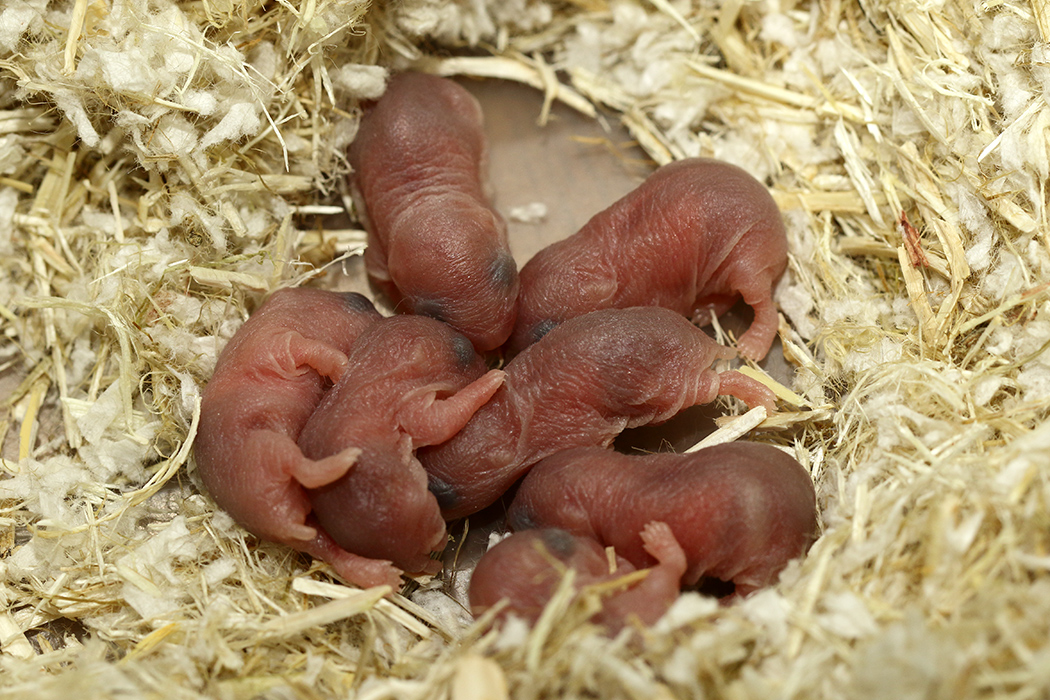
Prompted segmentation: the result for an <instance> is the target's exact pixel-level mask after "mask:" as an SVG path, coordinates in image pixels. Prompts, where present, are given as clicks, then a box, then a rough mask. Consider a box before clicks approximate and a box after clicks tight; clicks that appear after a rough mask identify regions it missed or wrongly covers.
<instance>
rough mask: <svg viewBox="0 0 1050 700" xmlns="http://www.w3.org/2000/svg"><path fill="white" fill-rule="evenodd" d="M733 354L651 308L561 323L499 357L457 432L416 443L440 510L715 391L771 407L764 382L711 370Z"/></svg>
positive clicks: (485, 501)
mask: <svg viewBox="0 0 1050 700" xmlns="http://www.w3.org/2000/svg"><path fill="white" fill-rule="evenodd" d="M733 354H734V353H733V351H732V350H731V349H729V348H726V347H723V346H720V345H717V344H716V343H715V342H714V341H713V340H711V339H710V338H709V337H708V336H707V335H706V334H705V333H704V332H703V331H701V330H700V329H699V328H697V327H696V326H694V325H692V324H691V323H689V321H687V320H686V319H685V318H684V317H683V316H681V315H679V314H676V313H674V312H673V311H669V310H667V309H661V308H658V307H636V308H631V309H605V310H602V311H595V312H593V313H590V314H587V315H585V316H579V317H576V318H573V319H570V320H568V321H566V322H565V323H563V324H561V325H560V326H558V327H557V328H555V329H554V330H552V331H551V332H550V333H548V334H547V335H546V336H544V338H543V339H542V340H540V341H539V342H537V343H535V344H534V345H532V346H530V347H529V348H527V349H526V350H525V351H524V352H522V353H521V354H520V355H518V356H517V357H515V358H514V359H513V360H511V362H509V363H508V364H507V365H506V367H505V368H504V369H505V371H506V373H507V376H506V381H505V382H504V384H503V386H502V387H500V388H499V390H498V391H496V393H495V394H494V395H493V397H492V399H491V400H490V401H489V402H488V403H487V404H485V405H484V406H482V407H481V409H480V410H479V411H478V412H477V414H475V416H474V417H473V418H472V419H471V420H470V422H469V423H467V426H466V427H465V428H464V429H463V430H462V431H461V432H460V433H459V434H458V435H456V437H454V438H452V439H451V440H449V441H448V442H447V443H445V444H443V445H440V446H437V447H433V448H427V449H424V450H420V452H419V459H420V461H421V462H422V463H423V466H424V467H425V468H426V470H427V474H428V475H429V477H430V488H431V490H432V491H433V492H434V493H435V495H437V497H438V503H440V504H441V507H442V513H443V514H444V516H445V518H446V519H448V520H451V519H453V518H459V517H463V516H465V515H470V514H471V513H475V512H477V511H478V510H480V509H482V508H484V507H485V506H487V505H489V504H491V503H493V502H494V501H495V500H496V499H497V498H499V497H500V496H501V495H502V494H503V493H504V492H505V491H506V490H507V489H508V488H509V487H510V486H511V484H513V483H514V482H515V481H516V480H517V479H518V478H519V477H520V476H521V475H522V474H524V473H525V471H527V470H528V468H529V467H530V466H531V465H533V464H534V463H535V462H537V461H539V460H540V459H542V458H544V457H546V456H547V455H550V454H553V453H555V452H557V451H559V450H563V449H566V448H568V447H577V446H581V445H598V446H602V447H605V446H607V445H609V444H610V443H611V442H612V441H613V439H614V438H615V437H616V436H617V435H619V434H620V433H621V432H622V431H623V430H625V429H626V428H633V427H637V426H639V425H647V424H652V423H660V422H663V421H666V420H668V419H669V418H671V417H672V416H674V415H675V414H677V413H678V412H679V411H681V410H682V409H683V408H686V407H688V406H693V405H697V404H704V403H709V402H711V401H713V400H714V399H715V397H716V396H718V395H719V394H726V393H728V394H731V395H733V396H736V397H738V398H740V399H741V400H743V401H744V402H745V403H747V404H748V405H756V404H762V405H764V406H766V407H767V408H769V409H770V410H772V408H773V404H774V396H773V394H772V392H770V391H769V390H768V389H766V388H765V387H764V386H763V385H762V384H760V383H758V382H756V381H754V380H751V379H749V378H747V377H745V376H744V375H742V374H740V373H739V372H723V373H721V374H718V373H716V372H715V371H714V370H712V369H710V367H711V364H712V363H713V362H714V361H715V360H717V359H728V358H730V357H732V356H733ZM724 379H727V380H728V381H723V380H724Z"/></svg>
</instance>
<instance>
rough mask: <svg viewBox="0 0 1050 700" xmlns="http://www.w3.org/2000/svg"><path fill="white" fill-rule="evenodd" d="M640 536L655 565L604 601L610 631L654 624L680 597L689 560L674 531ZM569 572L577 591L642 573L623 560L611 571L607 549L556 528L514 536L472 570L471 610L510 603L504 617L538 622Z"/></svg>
mask: <svg viewBox="0 0 1050 700" xmlns="http://www.w3.org/2000/svg"><path fill="white" fill-rule="evenodd" d="M641 537H642V540H643V541H644V542H645V548H646V551H647V552H649V554H650V555H652V557H653V558H654V559H655V560H656V562H657V563H656V565H655V566H653V567H652V568H650V569H648V570H646V571H645V575H644V578H641V580H640V581H636V582H634V583H633V584H630V585H627V586H625V587H624V588H623V589H616V588H614V589H613V590H612V592H611V593H610V594H607V596H606V597H605V598H604V599H603V601H602V602H603V604H602V610H601V611H600V612H599V613H598V616H597V620H596V621H597V622H599V623H602V624H604V625H606V627H608V628H609V631H611V632H615V631H616V630H618V629H620V628H621V627H622V626H623V625H624V624H625V623H627V622H628V621H629V620H630V619H632V618H635V619H637V620H638V621H639V622H641V623H643V624H646V625H651V624H653V623H654V622H656V621H657V620H658V619H660V616H661V615H663V614H664V613H665V612H666V611H667V609H668V608H669V607H671V604H672V603H673V602H674V601H675V599H676V598H677V597H678V592H679V580H680V579H681V578H682V574H683V573H685V567H686V558H685V553H684V552H683V551H682V548H681V547H680V546H679V545H678V542H677V541H676V540H675V538H674V535H673V534H671V530H670V528H668V527H667V525H666V523H660V522H652V523H649V524H647V525H646V526H645V528H644V529H643V530H642V533H641ZM566 569H573V570H574V571H575V580H574V582H573V583H574V585H575V588H576V590H579V589H581V588H583V587H585V586H591V585H596V584H603V583H610V582H614V581H616V580H617V579H622V578H623V577H625V576H627V575H629V574H632V573H634V572H636V571H638V570H639V569H638V568H637V567H635V566H634V565H633V564H632V563H631V562H629V561H627V560H626V559H624V558H623V557H620V556H617V557H616V558H615V570H610V562H609V558H608V556H606V553H605V549H604V548H602V546H601V545H600V544H598V542H597V540H595V539H594V538H589V537H583V536H580V535H573V534H571V533H569V532H566V531H565V530H561V529H558V528H545V529H541V530H525V531H523V532H516V533H514V534H512V535H510V536H509V537H508V538H506V539H504V540H503V541H502V542H500V543H499V544H497V545H495V546H494V547H492V549H490V550H489V551H488V552H486V553H485V555H484V556H483V557H482V558H481V560H480V561H479V562H478V565H477V567H476V568H475V569H474V573H473V575H472V576H471V578H470V607H471V611H472V612H473V613H474V615H480V614H482V613H483V612H485V611H486V610H488V609H489V608H491V607H492V606H494V605H496V604H497V603H499V602H500V601H501V600H506V601H507V603H508V605H507V607H506V608H504V610H503V611H502V612H501V613H500V614H501V615H504V616H505V615H508V614H511V613H513V614H516V615H518V616H519V617H522V618H524V619H526V620H528V621H529V622H535V621H536V620H537V619H538V618H539V616H540V614H541V613H542V612H543V608H544V606H546V604H547V602H548V601H549V600H550V599H551V598H552V597H553V595H554V591H555V589H556V588H557V586H558V584H559V583H560V582H561V579H562V576H563V575H564V573H565V570H566Z"/></svg>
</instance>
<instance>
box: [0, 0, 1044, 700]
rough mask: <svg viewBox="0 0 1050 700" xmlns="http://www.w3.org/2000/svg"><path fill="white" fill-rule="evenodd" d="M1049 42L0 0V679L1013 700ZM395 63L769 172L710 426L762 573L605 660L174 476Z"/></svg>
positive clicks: (222, 692)
mask: <svg viewBox="0 0 1050 700" xmlns="http://www.w3.org/2000/svg"><path fill="white" fill-rule="evenodd" d="M1048 41H1050V6H1048V5H1047V4H1046V3H1045V2H1043V0H1030V1H1021V0H1016V1H1009V2H1001V1H998V0H997V1H986V2H976V1H975V2H965V1H959V2H952V1H950V0H948V1H945V2H937V1H936V0H931V1H929V2H877V1H874V0H863V1H860V2H851V1H849V0H841V1H839V0H829V1H827V2H816V1H814V2H807V1H806V0H799V1H798V2H792V1H791V0H785V1H784V2H776V1H774V0H770V1H768V2H747V3H744V2H739V1H734V2H725V3H716V2H713V1H712V2H695V3H688V2H679V1H675V0H649V1H644V0H615V1H607V0H574V1H573V2H540V1H535V2H533V1H527V0H514V1H512V2H499V1H497V0H491V1H485V0H476V1H470V2H468V1H467V0H459V1H458V2H453V1H442V2H439V1H437V0H404V1H403V2H398V3H387V4H383V3H375V4H374V5H369V4H368V3H366V2H361V1H358V0H309V1H304V2H302V3H294V2H285V1H284V0H278V1H277V2H266V3H262V2H256V1H254V0H201V1H199V2H170V1H167V0H114V1H113V2H107V1H106V0H56V1H55V2H51V3H48V2H46V1H45V0H8V2H6V3H4V5H3V7H2V8H0V256H2V258H3V260H4V267H3V275H2V276H0V316H2V317H3V328H4V342H3V344H2V345H0V386H2V387H3V391H2V395H3V407H4V410H3V411H2V412H0V421H2V425H0V427H2V431H0V435H3V436H4V442H3V457H4V459H3V462H2V468H3V471H4V476H3V478H2V479H0V506H2V511H0V596H2V600H3V603H4V606H3V610H2V612H0V679H2V683H0V696H3V697H14V696H26V695H29V696H32V697H37V698H49V697H67V696H68V695H69V693H70V691H74V692H76V693H80V694H83V695H84V696H85V697H117V696H119V697H153V696H158V697H160V696H163V697H166V698H172V697H175V698H178V697H187V698H192V697H223V698H249V697H279V698H285V697H303V698H314V697H340V696H349V695H354V696H358V697H362V698H382V697H398V698H412V697H418V698H424V697H425V698H431V697H433V698H440V697H453V698H473V697H492V698H499V697H505V696H511V697H540V696H551V695H564V696H584V697H602V696H609V697H614V696H615V697H639V698H654V697H656V698H664V697H726V698H744V697H774V696H775V697H782V698H786V697H806V698H810V697H828V698H838V697H856V698H864V697H898V698H910V697H945V698H947V697H951V698H969V697H981V696H993V695H994V696H995V697H1016V698H1028V697H1039V696H1045V695H1046V694H1047V693H1048V692H1050V675H1048V674H1047V669H1048V668H1050V646H1048V641H1047V640H1048V639H1050V608H1048V603H1047V601H1048V600H1050V577H1048V574H1047V572H1048V570H1050V522H1048V521H1050V515H1048V509H1047V501H1048V498H1050V484H1048V480H1047V474H1048V471H1050V424H1047V422H1046V418H1047V414H1048V409H1050V355H1048V354H1047V352H1046V350H1047V347H1048V345H1050V223H1048V221H1047V200H1046V195H1047V192H1046V182H1047V179H1048V175H1050V153H1048V139H1047V136H1048V128H1050V107H1048V104H1047V98H1046V95H1047V94H1050V67H1048V58H1050V43H1047V42H1048ZM410 66H411V67H416V68H420V69H424V70H429V71H433V72H438V73H441V74H444V75H470V76H475V77H500V78H504V79H509V80H514V81H518V82H521V83H524V84H528V85H531V86H532V87H534V88H535V89H537V90H540V91H542V92H543V94H544V96H545V98H546V99H547V101H548V104H549V103H551V102H553V101H559V102H562V103H564V104H567V105H569V106H570V107H572V108H573V109H576V110H578V111H580V112H581V113H584V114H590V115H596V117H598V118H603V119H614V120H615V119H620V120H622V122H623V123H624V124H625V125H626V127H627V128H628V129H629V130H630V132H631V134H632V135H633V137H634V138H635V139H636V140H637V142H638V143H639V144H640V146H641V147H642V148H643V149H645V151H646V152H647V154H648V155H649V156H650V157H651V158H652V160H653V161H654V162H656V163H664V162H668V161H670V160H673V159H676V158H682V157H687V156H694V155H709V156H715V157H719V158H724V159H726V160H729V161H731V162H734V163H737V164H739V165H742V166H743V167H745V168H747V169H748V170H749V171H750V172H752V173H753V174H755V175H756V176H757V177H759V178H760V179H763V180H765V181H766V182H767V183H769V184H770V186H771V188H772V190H773V192H774V193H775V196H776V197H777V200H778V202H779V204H780V205H781V207H782V208H783V210H784V213H785V218H786V221H787V224H788V229H789V238H790V245H791V257H790V265H789V270H788V273H787V274H786V276H785V278H784V280H783V281H782V283H781V284H780V287H779V289H778V291H777V300H778V303H779V305H780V308H781V311H782V319H783V321H782V326H781V338H782V341H783V346H784V353H785V355H786V357H787V358H788V360H789V361H790V362H791V363H792V365H793V366H794V368H795V375H794V377H793V380H792V381H791V382H790V383H789V384H790V386H783V387H778V390H779V391H780V393H781V395H782V397H783V398H784V401H783V402H782V403H781V406H782V411H781V412H780V413H778V414H776V415H773V416H770V417H768V418H765V419H764V420H763V419H762V417H761V416H758V418H757V420H755V417H754V416H752V417H751V418H748V417H746V416H745V417H740V418H736V419H733V418H729V419H727V421H728V425H726V426H724V427H725V428H726V430H727V432H728V434H729V435H730V436H735V435H739V434H742V433H744V432H745V431H746V430H748V429H750V428H752V427H753V426H754V424H755V423H756V422H759V421H761V423H760V424H759V425H758V426H757V428H755V429H754V430H753V431H752V432H751V433H749V439H758V440H762V441H766V442H772V443H774V444H778V445H781V446H784V447H787V448H790V449H791V450H793V451H794V453H795V455H796V456H797V457H798V458H799V460H800V462H801V463H802V464H803V465H805V466H806V467H807V468H808V469H809V470H810V472H811V473H812V475H813V478H814V481H815V484H816V487H817V491H818V497H819V505H820V509H821V522H822V534H821V537H820V539H819V540H818V541H817V542H816V544H815V545H814V547H813V548H812V550H811V551H810V553H809V556H808V557H807V558H805V559H804V560H802V561H800V562H797V563H794V564H792V565H791V566H790V567H789V568H788V569H787V570H786V571H785V572H784V574H783V576H782V577H781V580H780V582H779V583H778V584H777V585H776V586H775V587H773V588H771V589H769V590H767V591H764V592H762V593H759V594H756V595H754V596H753V597H751V598H749V599H747V600H746V601H744V602H742V603H740V604H737V605H734V606H729V607H719V606H718V605H717V604H716V603H714V602H713V601H712V600H710V599H705V598H701V597H700V596H698V595H696V594H686V595H683V596H682V597H681V599H680V600H679V602H678V604H676V606H675V607H674V608H673V609H672V610H671V611H670V613H669V614H668V615H667V616H666V617H665V618H664V619H663V620H662V621H661V622H660V623H659V624H657V625H656V626H655V627H654V628H653V629H651V630H648V631H645V632H644V633H642V634H641V641H640V642H639V641H637V640H635V641H631V639H630V638H629V636H626V635H625V636H621V637H618V638H615V639H608V638H606V637H605V636H603V635H601V634H596V632H595V630H594V629H593V628H592V627H590V626H588V625H587V624H586V623H585V619H586V617H587V614H588V612H589V611H590V610H593V607H592V606H593V605H594V604H595V598H594V596H584V597H583V598H581V599H579V600H576V601H575V602H571V601H570V600H569V597H568V596H567V595H564V594H565V593H566V591H562V595H559V596H556V598H555V600H553V601H552V603H551V607H550V608H549V609H548V612H547V614H546V615H545V616H544V617H543V618H542V619H541V620H540V622H539V624H538V625H536V627H535V628H533V629H526V628H524V627H522V626H518V625H508V626H506V627H505V628H503V629H502V631H492V630H491V629H490V627H489V626H488V625H487V624H486V621H484V620H482V621H480V622H479V623H477V624H474V623H472V621H471V620H470V619H469V617H468V616H466V615H465V614H464V612H463V611H462V609H461V608H459V607H458V606H457V605H456V604H455V603H454V602H453V601H451V599H449V598H448V597H447V596H445V595H443V593H442V592H441V590H440V587H439V586H437V585H436V584H435V583H434V582H430V583H428V582H421V583H420V585H419V586H418V587H417V589H416V590H415V591H414V592H413V593H412V594H411V596H409V597H383V593H385V591H384V590H382V589H378V590H366V591H359V590H356V589H353V588H348V587H346V586H343V585H340V584H339V583H338V582H337V581H335V580H334V579H333V578H332V577H331V576H330V575H329V572H328V571H327V569H326V568H325V567H324V566H323V565H318V564H312V563H310V562H308V561H307V560H306V559H304V558H301V557H299V556H297V555H295V554H294V553H292V552H290V551H288V550H286V549H284V548H281V547H278V546H275V545H269V544H266V543H259V542H256V541H255V540H254V539H253V538H251V537H250V536H248V535H246V533H244V532H243V531H242V530H240V529H239V528H238V527H237V526H236V525H235V524H234V523H233V522H232V521H231V520H230V518H229V517H228V516H226V515H225V514H223V513H222V512H219V511H216V510H215V508H214V506H213V504H212V503H211V502H210V501H209V500H208V499H207V498H206V497H204V496H202V495H201V494H200V491H199V489H198V487H197V485H196V484H197V481H196V478H195V475H194V473H193V464H192V459H191V457H190V455H191V446H192V441H193V436H194V431H195V427H196V425H197V419H198V416H199V412H198V407H199V397H200V389H201V386H202V385H203V383H204V382H205V381H206V379H207V377H208V376H209V373H210V371H211V369H212V367H213V365H214V361H215V357H216V354H217V352H218V350H219V349H220V348H221V347H222V345H223V343H224V342H225V341H226V340H227V339H228V338H229V337H230V336H231V335H232V333H233V332H234V331H235V330H236V328H237V327H238V325H239V324H240V323H241V322H243V320H244V318H245V317H246V314H247V313H248V311H250V309H252V308H254V306H255V305H256V304H257V303H258V302H259V300H260V299H261V298H262V296H263V295H264V293H265V292H267V291H269V290H272V289H275V288H277V287H279V286H287V285H292V284H302V283H309V282H310V281H311V280H312V279H313V278H314V277H317V276H318V275H320V274H323V272H324V270H325V266H326V265H331V264H332V261H333V260H335V261H337V262H336V263H335V264H336V265H338V264H341V262H343V261H345V260H347V259H351V258H352V256H355V255H357V254H358V253H359V252H360V250H361V247H362V245H363V242H362V241H363V238H362V235H361V232H360V231H358V230H357V229H356V228H354V227H353V226H347V227H345V228H335V229H333V228H324V229H322V228H320V227H318V226H316V225H315V223H314V222H315V220H316V219H317V218H318V217H321V216H327V215H329V214H334V213H338V212H340V211H342V210H343V204H344V201H345V199H344V195H345V192H344V189H343V188H344V185H343V180H344V175H345V172H346V164H345V161H344V159H343V158H344V156H343V154H344V151H345V147H346V145H347V143H348V142H349V141H350V140H351V139H352V138H353V134H354V129H355V127H356V120H357V110H356V105H357V104H358V102H359V101H360V100H365V99H369V98H374V97H376V96H377V95H379V94H380V93H381V91H382V87H383V81H384V78H385V76H386V74H387V70H388V69H399V68H404V67H410ZM538 116H540V117H542V114H541V115H538ZM348 256H349V257H348ZM756 372H759V370H756ZM726 412H727V415H728V414H730V413H732V412H733V411H732V407H726Z"/></svg>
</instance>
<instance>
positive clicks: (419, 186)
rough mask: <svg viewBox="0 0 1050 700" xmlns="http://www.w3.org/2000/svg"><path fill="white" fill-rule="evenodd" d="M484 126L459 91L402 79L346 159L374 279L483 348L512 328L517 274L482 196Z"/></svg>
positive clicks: (423, 79) (499, 222)
mask: <svg viewBox="0 0 1050 700" xmlns="http://www.w3.org/2000/svg"><path fill="white" fill-rule="evenodd" d="M481 124H482V115H481V107H480V106H479V105H478V103H477V101H476V100H475V99H474V97H473V96H472V95H471V94H470V93H469V92H467V91H466V90H465V89H464V88H462V87H460V86H459V85H457V84H456V83H454V82H452V81H451V80H447V79H445V78H439V77H437V76H433V75H426V74H423V73H401V74H399V75H396V76H394V77H393V78H391V80H390V83H389V85H388V86H387V90H386V93H385V94H384V95H383V97H382V98H380V100H379V101H378V102H377V103H376V104H375V106H374V107H372V109H371V110H370V111H368V112H367V113H366V114H365V116H364V117H363V119H362V120H361V127H360V130H359V131H358V133H357V136H356V138H355V139H354V142H353V144H351V146H350V151H349V158H350V164H351V165H352V166H353V168H354V175H353V179H352V181H351V182H352V185H353V188H352V189H353V190H354V198H355V203H356V205H357V209H358V213H359V214H360V215H361V217H362V221H363V223H364V225H365V228H366V229H367V230H368V249H367V250H366V251H365V266H366V268H367V270H368V274H369V276H370V278H371V280H372V283H373V284H374V285H375V286H376V287H377V288H378V289H380V290H381V291H383V292H384V293H385V294H387V295H388V296H389V297H390V298H391V300H392V301H393V302H394V303H395V304H396V305H397V308H398V310H399V311H409V312H412V313H417V314H422V315H424V316H431V317H434V318H437V319H439V320H442V321H445V322H446V323H449V324H451V325H452V326H453V327H455V328H456V329H457V330H459V331H460V332H461V333H463V334H464V335H465V336H467V337H468V338H470V340H471V342H473V343H474V345H475V347H477V348H478V350H480V351H485V350H492V349H494V348H497V347H499V346H500V345H502V344H503V342H504V341H505V340H506V339H507V336H509V335H510V332H511V329H512V328H513V327H514V319H515V316H516V313H517V296H518V268H517V265H516V263H515V262H514V258H513V257H511V254H510V248H509V246H508V243H507V226H506V223H505V222H504V221H503V218H502V217H501V216H500V215H499V213H498V212H496V211H495V210H494V209H493V208H492V207H491V205H490V204H489V202H488V198H487V197H486V196H485V193H484V191H483V185H482V182H483V177H484V169H485V159H486V146H485V140H484V134H483V132H482V128H481Z"/></svg>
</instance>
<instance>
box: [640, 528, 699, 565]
mask: <svg viewBox="0 0 1050 700" xmlns="http://www.w3.org/2000/svg"><path fill="white" fill-rule="evenodd" d="M641 536H642V544H643V545H644V547H645V551H646V552H648V553H649V555H650V556H652V557H653V558H654V559H656V561H657V562H658V563H659V565H660V566H666V567H669V568H671V569H676V570H678V576H679V577H680V576H682V575H683V574H685V570H686V567H687V566H688V560H687V559H686V556H685V550H683V549H682V545H680V544H679V543H678V539H677V538H676V537H675V536H674V532H673V531H672V530H671V526H670V525H668V524H667V523H665V522H661V521H659V520H653V521H650V522H648V523H646V524H645V527H644V528H642V533H641Z"/></svg>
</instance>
